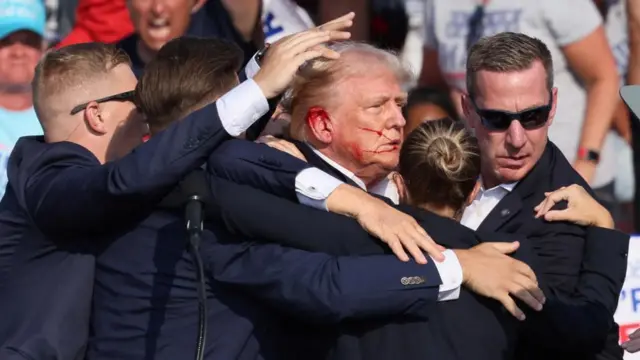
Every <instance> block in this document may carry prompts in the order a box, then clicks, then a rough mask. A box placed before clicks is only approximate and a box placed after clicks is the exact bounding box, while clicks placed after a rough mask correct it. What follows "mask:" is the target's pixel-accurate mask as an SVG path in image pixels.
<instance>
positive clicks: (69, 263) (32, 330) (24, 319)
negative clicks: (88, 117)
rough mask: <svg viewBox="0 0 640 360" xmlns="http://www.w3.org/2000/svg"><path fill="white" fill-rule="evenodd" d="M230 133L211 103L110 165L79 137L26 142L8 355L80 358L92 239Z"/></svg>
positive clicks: (1, 297)
mask: <svg viewBox="0 0 640 360" xmlns="http://www.w3.org/2000/svg"><path fill="white" fill-rule="evenodd" d="M228 138H230V136H229V135H228V134H227V133H226V131H224V129H223V128H222V126H221V123H220V121H219V118H218V114H217V110H216V105H215V104H211V105H209V106H206V107H204V108H202V109H200V110H198V111H196V112H194V113H193V114H191V115H189V116H188V117H187V118H186V119H185V120H184V121H182V122H180V124H175V125H173V126H171V127H169V128H168V129H167V131H164V132H162V133H161V134H158V136H156V137H154V138H153V139H151V140H150V141H149V142H147V143H146V144H144V145H142V146H140V147H139V148H137V149H136V150H135V151H133V152H132V153H131V154H129V155H127V156H126V157H124V158H122V159H120V160H119V161H115V162H112V163H109V164H105V165H103V166H100V164H99V162H98V160H97V159H96V158H95V157H94V156H93V155H92V154H91V153H90V152H89V151H87V150H86V149H85V148H83V147H81V146H79V145H76V144H73V143H69V142H59V143H52V144H47V143H44V141H43V138H42V137H26V138H22V139H21V140H20V141H18V143H17V144H16V146H15V148H14V150H13V153H12V154H11V157H10V159H9V165H8V176H9V185H8V187H7V191H6V194H5V196H4V197H3V199H2V201H1V202H0V249H1V250H0V318H1V319H2V321H0V358H2V359H32V358H33V359H64V360H71V359H82V358H83V356H84V355H83V354H84V347H85V343H86V340H87V335H88V329H89V311H90V306H91V292H92V285H93V271H94V258H93V256H92V255H91V244H92V243H94V242H96V241H98V238H100V237H101V236H104V235H106V234H109V233H111V232H113V231H114V230H116V229H122V228H126V227H127V226H131V225H133V224H135V223H136V222H137V221H139V220H140V219H141V218H144V216H146V214H147V213H148V212H149V210H150V209H152V208H153V206H154V205H155V204H156V203H157V202H158V201H159V200H161V199H162V198H163V197H164V196H165V195H166V193H167V192H169V191H170V190H171V189H172V188H173V187H174V186H175V184H177V183H178V182H179V181H180V179H181V178H182V177H183V176H184V175H185V174H187V173H189V172H190V171H192V170H193V169H195V168H197V167H198V166H200V165H201V164H202V163H203V162H204V161H206V159H207V157H208V156H209V155H210V154H211V152H212V151H213V150H214V149H215V148H216V146H218V145H220V144H221V143H222V142H223V141H224V140H226V139H228ZM132 204H135V205H133V206H132Z"/></svg>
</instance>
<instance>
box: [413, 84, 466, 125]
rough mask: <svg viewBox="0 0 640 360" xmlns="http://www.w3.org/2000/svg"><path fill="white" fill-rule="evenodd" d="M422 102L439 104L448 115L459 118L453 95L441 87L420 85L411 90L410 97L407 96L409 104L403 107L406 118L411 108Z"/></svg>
mask: <svg viewBox="0 0 640 360" xmlns="http://www.w3.org/2000/svg"><path fill="white" fill-rule="evenodd" d="M421 104H433V105H436V106H439V107H441V108H442V110H444V111H445V112H446V113H447V116H448V117H450V118H452V119H454V120H457V119H458V113H457V111H456V108H455V106H454V105H453V101H451V95H449V93H447V92H444V91H442V90H439V89H435V88H431V87H419V88H415V89H413V90H411V91H409V97H408V98H407V105H405V106H404V108H402V113H403V115H404V117H405V118H407V116H408V115H409V110H411V108H412V107H414V106H416V105H421Z"/></svg>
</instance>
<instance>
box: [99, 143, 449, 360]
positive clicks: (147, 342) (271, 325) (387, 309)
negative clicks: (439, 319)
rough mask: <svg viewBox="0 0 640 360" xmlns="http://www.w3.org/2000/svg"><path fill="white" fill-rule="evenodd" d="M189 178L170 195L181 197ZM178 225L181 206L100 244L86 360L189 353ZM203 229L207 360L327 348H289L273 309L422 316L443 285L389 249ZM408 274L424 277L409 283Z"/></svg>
mask: <svg viewBox="0 0 640 360" xmlns="http://www.w3.org/2000/svg"><path fill="white" fill-rule="evenodd" d="M230 143H235V144H236V145H238V146H239V147H240V148H243V147H249V148H251V149H252V151H261V149H264V148H266V146H265V145H260V144H254V143H251V142H246V141H239V140H231V141H230ZM278 154H279V153H278ZM267 172H268V173H269V175H271V176H273V178H274V179H277V178H278V177H279V176H278V174H277V172H273V171H272V170H271V169H269V170H268V171H267ZM285 175H288V174H286V173H285ZM191 178H192V176H189V177H188V178H187V179H185V181H184V182H183V185H184V186H183V187H179V188H178V189H177V190H176V191H177V192H178V194H177V195H176V196H174V194H172V196H173V197H177V199H178V200H181V199H182V200H183V201H184V199H187V198H188V196H189V195H190V193H189V191H190V190H189V189H188V186H187V185H186V183H187V182H189V181H190V180H191ZM196 179H197V178H196ZM212 180H213V181H215V179H212ZM205 186H208V184H207V185H205ZM238 200H239V199H238ZM262 206H265V207H266V206H268V204H262ZM174 207H175V204H174ZM183 226H184V221H183V220H182V211H180V212H179V213H178V214H175V213H173V212H169V211H166V210H165V211H155V212H154V213H153V214H152V215H150V216H149V217H148V218H146V219H144V220H143V221H142V222H141V223H140V224H138V225H137V226H136V228H135V229H133V230H131V231H127V232H124V233H122V234H118V235H117V236H114V237H113V238H112V239H109V240H108V241H107V242H106V245H105V247H104V249H102V250H101V251H100V253H99V255H98V258H97V268H96V275H95V278H96V285H95V295H94V310H93V315H94V316H93V322H92V323H93V337H92V340H91V343H90V349H89V358H90V359H113V358H118V359H140V358H148V359H176V358H180V357H181V356H184V354H190V353H193V352H194V351H195V335H196V333H197V325H198V316H197V309H198V302H197V286H196V273H195V268H194V264H193V262H192V261H191V257H190V254H189V253H188V252H187V250H186V246H185V240H186V239H185V236H186V234H185V232H184V228H183ZM205 228H206V231H205V234H204V235H205V238H204V239H203V241H202V244H201V247H202V251H201V255H202V257H203V260H204V264H205V265H206V271H207V274H208V275H209V278H210V282H209V289H208V306H209V314H210V315H209V317H208V321H209V322H210V326H209V330H208V333H207V336H208V338H207V344H208V346H207V348H206V353H207V358H211V359H298V358H300V356H301V355H300V354H304V355H303V356H304V357H305V358H312V357H317V358H323V357H324V356H323V352H322V351H324V352H325V353H326V351H327V350H326V347H324V348H323V347H317V348H316V351H314V352H313V354H312V355H309V354H308V349H306V348H304V347H297V346H295V345H291V344H290V340H289V339H288V337H285V336H283V335H282V330H280V328H281V323H283V324H284V323H286V321H283V320H282V319H281V318H280V317H279V316H278V315H277V314H278V311H281V312H286V313H287V314H291V315H295V316H297V317H301V318H304V319H306V320H307V321H312V322H315V323H336V322H340V321H344V320H347V319H358V318H375V317H381V316H388V315H390V314H396V315H402V316H406V317H407V318H413V319H424V318H426V317H428V315H429V314H430V313H431V310H432V309H433V305H434V304H435V299H436V296H437V287H438V286H439V285H440V283H441V281H440V278H439V277H438V274H437V272H436V271H435V266H434V265H433V264H430V265H428V266H420V265H417V264H415V263H402V262H400V261H398V260H397V259H396V258H395V257H394V256H390V255H386V256H385V255H383V256H369V257H353V258H336V257H332V256H329V255H326V254H321V253H310V252H305V251H302V250H297V249H287V248H283V247H281V246H279V245H275V244H260V245H256V244H251V243H247V242H243V240H242V239H241V238H238V237H235V236H233V235H231V234H229V233H228V232H227V231H226V230H224V229H221V228H220V227H219V226H217V225H216V223H215V222H213V223H209V224H207V226H206V227H205ZM404 277H419V278H420V279H422V280H423V282H422V283H420V284H418V283H416V284H405V283H403V282H402V278H404ZM256 300H259V301H256ZM274 309H275V311H274ZM299 351H301V352H299ZM310 356H311V357H310Z"/></svg>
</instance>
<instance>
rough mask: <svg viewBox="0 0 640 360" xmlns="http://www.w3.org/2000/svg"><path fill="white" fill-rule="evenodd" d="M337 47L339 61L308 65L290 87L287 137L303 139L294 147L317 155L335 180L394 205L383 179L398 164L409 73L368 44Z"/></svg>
mask: <svg viewBox="0 0 640 360" xmlns="http://www.w3.org/2000/svg"><path fill="white" fill-rule="evenodd" d="M336 49H337V51H339V52H341V53H342V57H341V60H340V64H328V63H314V64H310V65H309V66H307V67H306V68H304V69H303V71H302V72H301V76H300V77H299V79H298V82H297V83H296V84H295V85H294V86H293V88H292V93H291V99H290V100H291V101H290V104H291V108H290V109H289V110H290V113H291V116H292V119H291V136H292V137H293V138H294V139H298V140H304V141H305V143H306V144H301V143H299V144H297V145H298V147H299V149H300V151H301V152H302V153H303V154H304V155H305V157H307V159H308V160H309V159H310V156H311V157H314V158H316V157H319V158H320V159H321V160H323V162H326V163H327V164H328V165H330V167H331V169H327V170H331V171H330V173H331V174H333V175H338V178H339V179H341V180H345V181H347V182H349V183H353V184H355V185H357V186H359V187H361V188H363V189H365V190H367V191H369V192H371V193H375V194H379V195H383V196H387V197H389V198H390V199H391V200H392V201H393V202H394V203H398V192H397V189H396V187H395V186H394V184H393V183H392V182H391V181H389V180H388V179H387V177H388V175H389V174H390V172H391V171H392V170H393V169H395V167H396V166H397V165H398V157H399V153H400V150H399V149H400V145H401V142H402V138H403V127H404V125H405V119H404V117H403V115H402V106H403V105H404V103H405V102H406V99H407V94H406V92H404V91H403V90H402V88H401V85H400V84H402V83H403V82H404V81H405V80H406V78H407V76H408V74H407V72H406V71H405V69H404V68H403V66H402V64H401V63H400V61H399V59H398V58H397V57H395V56H394V55H393V54H391V53H388V52H386V51H382V50H379V49H376V48H374V47H372V46H370V45H365V44H353V43H344V44H340V45H337V46H336ZM329 66H331V67H330V68H329ZM318 85H323V86H318Z"/></svg>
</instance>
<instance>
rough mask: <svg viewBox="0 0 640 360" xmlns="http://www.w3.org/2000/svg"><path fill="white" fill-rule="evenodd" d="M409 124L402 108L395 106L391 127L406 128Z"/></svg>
mask: <svg viewBox="0 0 640 360" xmlns="http://www.w3.org/2000/svg"><path fill="white" fill-rule="evenodd" d="M406 124H407V120H405V118H404V115H403V114H402V107H400V106H398V105H394V108H393V111H392V113H391V116H390V125H391V127H404V126H405V125H406Z"/></svg>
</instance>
